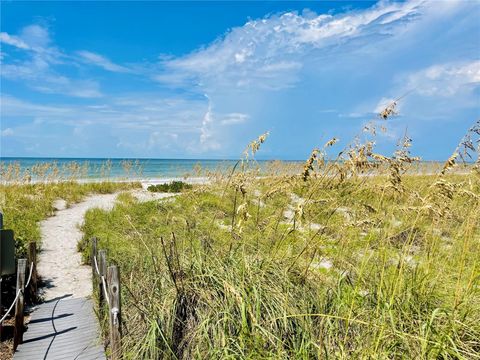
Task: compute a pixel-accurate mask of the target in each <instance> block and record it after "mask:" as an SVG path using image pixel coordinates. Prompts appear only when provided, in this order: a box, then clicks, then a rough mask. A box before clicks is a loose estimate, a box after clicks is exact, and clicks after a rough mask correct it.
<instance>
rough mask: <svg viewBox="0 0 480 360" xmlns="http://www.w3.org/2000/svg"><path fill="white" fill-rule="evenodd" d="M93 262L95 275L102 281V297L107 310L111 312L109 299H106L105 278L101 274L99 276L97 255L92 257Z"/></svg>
mask: <svg viewBox="0 0 480 360" xmlns="http://www.w3.org/2000/svg"><path fill="white" fill-rule="evenodd" d="M93 262H94V264H95V271H96V273H97V275H98V276H100V279H101V280H102V288H103V294H104V295H103V296H104V297H105V299H106V300H107V305H108V308H109V309H110V311H111V307H110V299H109V298H108V290H107V281H106V280H105V276H104V275H101V274H100V270H99V269H98V260H97V255H94V256H93Z"/></svg>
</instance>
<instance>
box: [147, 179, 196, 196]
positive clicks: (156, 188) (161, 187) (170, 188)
mask: <svg viewBox="0 0 480 360" xmlns="http://www.w3.org/2000/svg"><path fill="white" fill-rule="evenodd" d="M192 187H193V186H192V185H191V184H189V183H186V182H183V181H172V182H170V183H165V184H157V185H150V186H149V187H148V188H147V190H148V191H151V192H167V193H179V192H182V191H183V190H189V189H191V188H192Z"/></svg>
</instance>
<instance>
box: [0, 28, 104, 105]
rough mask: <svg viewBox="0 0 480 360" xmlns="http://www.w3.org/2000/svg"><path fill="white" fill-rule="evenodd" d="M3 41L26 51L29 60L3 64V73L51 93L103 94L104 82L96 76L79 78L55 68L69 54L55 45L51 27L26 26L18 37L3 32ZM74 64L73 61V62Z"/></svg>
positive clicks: (63, 61) (1, 35) (62, 62)
mask: <svg viewBox="0 0 480 360" xmlns="http://www.w3.org/2000/svg"><path fill="white" fill-rule="evenodd" d="M0 40H1V41H2V42H5V43H8V44H10V45H13V46H16V47H17V48H19V49H21V50H23V51H25V52H26V55H27V57H26V59H25V60H21V61H19V60H16V61H15V60H12V61H10V62H8V63H2V67H1V69H0V75H1V76H2V77H4V78H6V79H9V80H12V81H20V82H23V83H24V84H25V85H26V86H28V87H30V88H32V89H34V90H36V91H39V92H42V93H47V94H62V95H67V96H73V97H80V98H96V97H101V96H102V93H101V91H100V85H99V83H98V82H97V81H94V80H92V79H75V78H73V77H70V76H66V75H63V74H60V73H58V72H57V71H55V66H56V65H59V64H62V65H64V64H65V61H66V60H69V56H68V55H66V54H64V53H63V52H62V51H60V50H59V49H58V48H57V47H55V46H54V45H52V41H51V38H50V34H49V32H48V29H47V28H45V27H42V26H40V25H36V24H33V25H29V26H26V27H24V28H23V29H22V30H21V31H20V33H19V35H18V36H14V35H10V34H7V33H1V34H0ZM69 64H70V65H72V63H69Z"/></svg>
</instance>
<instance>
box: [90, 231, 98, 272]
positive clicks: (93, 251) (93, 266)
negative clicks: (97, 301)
mask: <svg viewBox="0 0 480 360" xmlns="http://www.w3.org/2000/svg"><path fill="white" fill-rule="evenodd" d="M97 244H98V240H97V238H96V237H93V238H92V255H91V259H90V260H91V262H92V280H93V281H95V275H97V270H96V267H95V257H96V256H97Z"/></svg>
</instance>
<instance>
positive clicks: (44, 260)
mask: <svg viewBox="0 0 480 360" xmlns="http://www.w3.org/2000/svg"><path fill="white" fill-rule="evenodd" d="M131 193H132V195H134V196H135V197H136V198H137V199H138V200H139V201H141V202H143V201H151V200H158V199H163V198H166V197H170V196H174V195H175V194H165V193H151V192H148V191H146V190H133V191H131ZM117 195H118V194H106V195H99V194H97V195H92V196H89V197H87V198H86V199H85V200H84V201H82V202H80V203H78V204H74V205H72V206H71V207H70V208H68V209H66V208H65V204H64V202H63V203H62V201H57V202H56V205H55V207H56V208H57V209H58V211H57V212H56V213H55V216H53V217H50V218H48V219H46V220H44V221H42V222H41V223H40V229H41V233H42V243H41V251H40V253H39V255H38V260H39V261H38V274H39V275H40V276H41V278H42V280H43V282H44V284H45V286H44V287H43V288H42V289H40V292H41V295H42V296H43V297H44V299H45V300H51V299H54V298H57V297H61V296H65V295H71V296H72V297H86V296H90V295H91V294H92V270H91V267H90V266H89V265H83V264H82V258H81V254H80V253H79V252H77V243H78V242H79V241H80V240H81V239H82V232H81V231H80V225H81V224H82V223H83V219H84V216H85V213H86V212H87V210H89V209H92V208H101V209H104V210H110V209H112V208H113V205H114V204H115V199H116V197H117Z"/></svg>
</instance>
